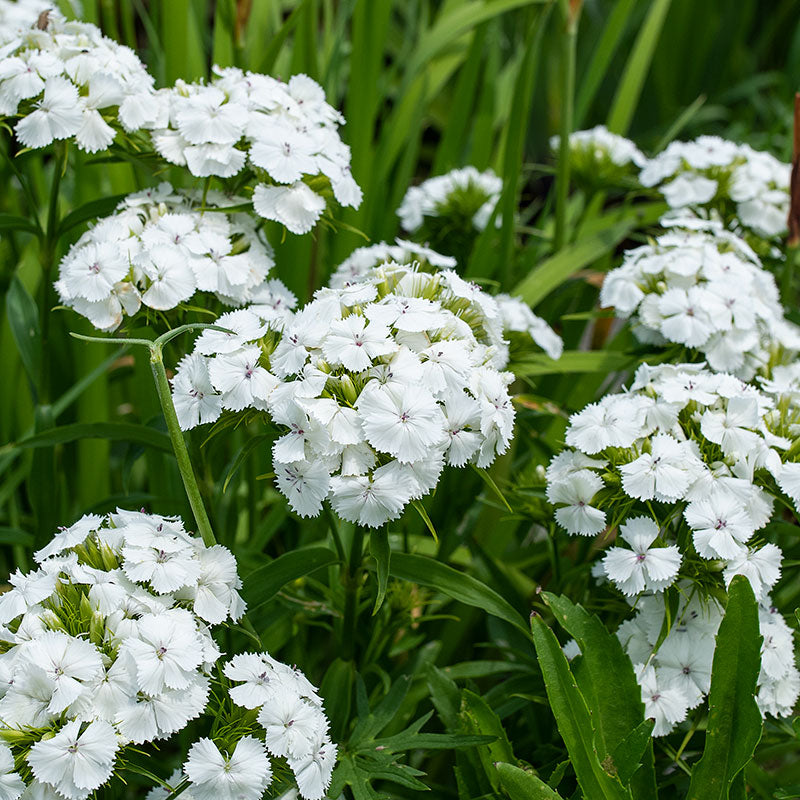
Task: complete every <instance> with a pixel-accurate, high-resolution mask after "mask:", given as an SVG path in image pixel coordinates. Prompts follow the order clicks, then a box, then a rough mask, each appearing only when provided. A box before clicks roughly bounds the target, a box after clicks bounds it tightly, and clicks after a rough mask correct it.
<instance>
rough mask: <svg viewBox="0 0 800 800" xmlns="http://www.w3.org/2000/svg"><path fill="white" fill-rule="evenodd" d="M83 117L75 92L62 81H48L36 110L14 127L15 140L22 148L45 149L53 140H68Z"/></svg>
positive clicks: (64, 79)
mask: <svg viewBox="0 0 800 800" xmlns="http://www.w3.org/2000/svg"><path fill="white" fill-rule="evenodd" d="M82 122H83V114H82V112H81V106H80V102H79V99H78V90H77V89H76V88H75V86H74V85H73V84H72V83H71V82H70V81H68V80H67V79H66V78H63V77H52V78H48V79H47V80H46V81H45V84H44V95H43V97H42V99H41V100H40V101H39V103H38V108H37V109H36V111H34V112H33V113H31V114H29V115H28V116H27V117H23V118H22V119H21V120H20V121H19V122H18V123H17V124H16V125H15V126H14V132H15V133H16V134H17V139H19V140H20V142H22V144H24V145H25V146H26V147H33V148H38V147H46V146H47V145H48V144H50V143H51V142H52V141H53V140H55V139H68V138H69V137H70V136H74V135H75V134H76V133H77V132H78V131H79V130H80V127H81V124H82Z"/></svg>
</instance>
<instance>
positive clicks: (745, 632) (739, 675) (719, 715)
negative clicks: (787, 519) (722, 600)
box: [687, 575, 763, 800]
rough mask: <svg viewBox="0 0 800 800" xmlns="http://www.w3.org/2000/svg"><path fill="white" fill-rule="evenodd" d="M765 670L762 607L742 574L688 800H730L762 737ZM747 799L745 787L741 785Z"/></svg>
mask: <svg viewBox="0 0 800 800" xmlns="http://www.w3.org/2000/svg"><path fill="white" fill-rule="evenodd" d="M760 668H761V633H760V631H759V624H758V606H757V605H756V600H755V597H754V595H753V590H752V588H751V587H750V581H748V580H747V578H745V577H744V576H742V575H737V576H736V577H734V579H733V581H731V585H730V588H729V589H728V605H727V607H726V609H725V616H724V617H723V619H722V623H721V624H720V626H719V632H718V633H717V646H716V648H715V649H714V662H713V665H712V668H711V689H710V691H709V693H708V726H707V728H706V743H705V748H704V749H703V757H702V758H701V759H700V761H698V762H697V764H696V765H695V767H694V769H693V770H692V780H691V783H690V784H689V794H688V795H687V800H727V799H728V797H729V796H732V795H731V789H732V788H734V787H736V785H737V784H740V783H741V782H742V781H743V774H744V773H743V770H744V768H745V766H746V765H747V763H748V761H750V759H751V758H752V757H753V751H754V750H755V747H756V745H757V744H758V741H759V739H760V738H761V730H762V726H763V723H762V720H761V714H760V713H759V710H758V705H757V704H756V700H755V690H756V681H757V679H758V672H759V670H760ZM738 788H739V789H740V790H741V791H740V792H739V795H740V796H741V797H744V791H743V788H744V787H743V785H742V786H739V787H738Z"/></svg>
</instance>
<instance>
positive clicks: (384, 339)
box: [322, 314, 397, 372]
mask: <svg viewBox="0 0 800 800" xmlns="http://www.w3.org/2000/svg"><path fill="white" fill-rule="evenodd" d="M396 349H397V345H396V344H395V343H394V342H392V341H391V339H390V338H389V329H388V328H386V327H385V326H383V325H380V324H378V323H376V322H367V320H366V319H365V318H364V317H362V316H360V315H358V314H351V315H350V316H349V317H345V318H344V319H341V320H334V322H332V323H331V326H330V330H329V333H328V335H327V336H326V337H325V341H324V342H323V345H322V354H323V355H324V356H325V359H326V360H327V361H328V362H330V363H331V364H342V365H343V366H344V367H345V368H346V369H349V370H353V371H354V372H358V371H360V370H365V369H368V368H369V367H370V366H371V364H372V360H373V359H374V358H376V357H377V356H385V355H388V354H389V353H391V352H392V351H393V350H396Z"/></svg>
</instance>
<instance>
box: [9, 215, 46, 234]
mask: <svg viewBox="0 0 800 800" xmlns="http://www.w3.org/2000/svg"><path fill="white" fill-rule="evenodd" d="M0 231H19V232H20V233H33V234H39V233H40V231H39V227H38V225H36V223H35V222H32V221H31V220H29V219H28V218H27V217H18V216H16V214H0Z"/></svg>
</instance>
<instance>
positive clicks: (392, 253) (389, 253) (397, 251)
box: [329, 239, 564, 359]
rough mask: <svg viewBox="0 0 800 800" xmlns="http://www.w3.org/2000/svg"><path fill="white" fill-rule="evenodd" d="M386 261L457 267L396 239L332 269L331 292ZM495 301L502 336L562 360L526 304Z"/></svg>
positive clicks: (559, 345)
mask: <svg viewBox="0 0 800 800" xmlns="http://www.w3.org/2000/svg"><path fill="white" fill-rule="evenodd" d="M387 261H394V262H396V263H398V264H410V263H412V262H416V263H417V264H418V265H419V267H418V269H424V270H425V271H431V272H435V271H436V270H437V269H441V268H445V269H451V268H455V266H456V260H455V259H454V258H452V257H450V256H444V255H442V254H441V253H437V252H436V251H435V250H431V248H430V247H425V246H424V245H420V244H416V243H414V242H409V241H406V240H405V239H397V240H396V244H394V245H389V244H386V243H385V242H380V243H378V244H374V245H370V246H369V247H359V248H357V249H356V250H354V251H353V252H352V253H351V254H350V255H349V256H348V257H347V258H346V259H345V260H344V261H343V262H342V263H341V264H339V266H338V267H337V268H336V269H335V270H334V273H333V275H332V276H331V279H330V283H329V286H330V287H331V288H332V289H344V288H346V287H347V286H349V285H350V284H353V283H358V282H360V281H363V280H365V279H368V278H369V277H370V275H371V273H372V272H373V271H374V269H375V268H376V267H379V266H381V265H382V264H385V263H386V262H387ZM494 300H495V302H496V303H497V306H498V309H499V311H500V320H501V325H502V328H503V333H504V334H513V333H523V334H527V336H529V337H530V338H531V339H533V341H534V342H535V343H536V344H537V345H538V346H539V347H541V348H542V350H544V351H545V353H547V355H548V356H550V358H553V359H558V358H560V357H561V354H562V353H563V351H564V342H563V340H562V339H561V337H560V336H559V335H558V334H557V333H556V332H555V331H554V330H553V329H552V328H551V327H550V326H549V325H548V324H547V323H546V322H545V321H544V320H543V319H542V318H541V317H538V316H536V314H534V313H533V311H532V310H531V307H530V306H529V305H528V304H527V303H525V302H524V301H523V300H522V299H521V298H519V297H511V296H510V295H507V294H498V295H495V297H494Z"/></svg>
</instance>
